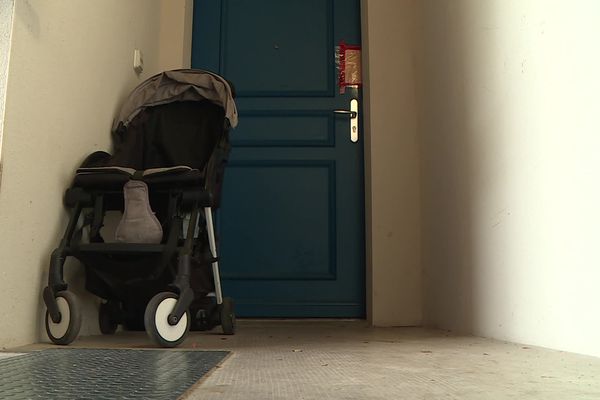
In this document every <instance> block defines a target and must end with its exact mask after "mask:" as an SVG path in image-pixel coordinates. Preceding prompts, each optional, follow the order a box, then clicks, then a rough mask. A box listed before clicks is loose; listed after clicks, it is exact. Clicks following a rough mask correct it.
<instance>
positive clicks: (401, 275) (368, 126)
mask: <svg viewBox="0 0 600 400" xmlns="http://www.w3.org/2000/svg"><path fill="white" fill-rule="evenodd" d="M161 1H171V0H161ZM179 1H183V2H185V3H188V2H193V0H179ZM378 2H379V3H378ZM413 3H415V2H413V1H410V0H405V1H400V2H396V1H389V2H385V4H384V2H381V0H361V1H360V6H361V37H362V43H361V45H362V66H363V83H364V85H363V106H362V112H363V130H364V132H363V135H362V138H363V140H364V157H363V171H364V196H365V197H364V205H365V207H364V213H365V214H364V216H363V217H364V223H365V285H366V287H365V296H366V298H365V307H366V319H367V321H368V322H369V324H371V325H373V326H418V325H421V322H422V305H421V302H422V301H421V295H422V289H421V276H420V274H421V265H420V228H421V227H420V219H419V222H412V223H411V224H409V225H408V226H407V227H404V233H405V235H404V236H406V233H407V232H409V231H410V232H412V233H409V235H410V234H412V236H414V238H413V239H414V240H412V242H414V243H415V244H416V246H413V247H415V248H414V249H412V252H409V254H404V253H402V252H399V250H398V249H397V248H398V247H400V246H398V245H397V242H394V241H391V240H390V238H391V237H390V235H391V234H392V232H393V230H392V229H393V227H391V226H390V224H394V223H395V222H396V221H398V220H399V219H400V220H402V219H403V217H407V216H410V215H413V214H415V212H416V213H417V214H419V216H420V208H419V204H418V200H415V199H414V198H413V199H412V200H409V201H408V203H409V204H407V205H405V200H406V199H405V198H404V197H403V196H401V195H399V194H398V193H397V191H394V190H391V189H389V188H386V186H390V185H379V184H377V185H376V184H375V183H376V182H375V181H376V179H374V178H375V177H376V176H375V175H374V174H378V173H379V172H380V170H381V169H382V168H394V167H396V166H395V165H393V164H392V163H391V162H388V161H383V162H379V161H375V160H379V159H380V154H381V152H384V153H385V152H387V153H389V152H390V151H394V150H395V149H386V146H387V145H388V144H387V143H379V141H373V140H372V137H373V133H376V132H380V131H383V129H382V127H389V126H394V127H397V129H396V130H395V131H396V132H399V133H400V135H402V136H405V137H406V138H408V139H410V140H412V142H414V143H417V141H418V140H417V139H418V137H417V132H416V129H411V128H414V127H413V126H412V125H411V124H414V125H416V121H417V112H416V109H414V110H412V111H413V112H412V113H410V115H409V114H407V118H408V119H410V121H407V122H406V123H401V124H400V125H402V126H399V127H398V125H399V124H398V121H397V116H396V115H380V114H377V115H376V116H373V115H372V114H374V113H375V110H376V109H375V108H373V106H374V105H376V104H379V103H381V102H386V101H390V100H394V101H395V102H397V103H398V104H404V103H406V102H408V103H412V104H413V106H414V105H415V104H416V95H415V90H414V89H415V88H414V85H413V87H412V88H409V90H406V91H403V92H402V93H400V94H399V95H398V94H397V93H394V96H393V97H392V96H390V95H389V94H386V90H385V87H387V86H389V81H388V78H389V77H387V76H380V75H378V74H376V73H374V72H373V69H372V68H371V65H370V63H371V60H373V63H374V65H377V62H378V60H379V59H381V56H382V55H383V56H387V55H389V54H387V53H386V51H389V49H388V50H385V48H384V49H382V47H385V45H383V44H382V43H387V42H388V40H387V39H388V37H387V33H386V32H385V31H382V26H381V25H382V23H380V18H381V17H382V16H384V15H386V14H387V15H391V16H392V17H395V18H393V23H388V24H385V23H384V25H386V26H387V27H390V26H392V25H394V24H396V25H397V24H398V21H399V20H400V21H401V22H405V23H406V24H407V25H408V27H407V28H405V29H408V32H407V33H408V35H407V38H404V39H405V40H401V43H395V48H394V52H395V53H403V52H406V53H410V54H411V55H412V54H413V53H414V51H415V50H416V48H415V46H414V45H413V44H414V41H413V36H412V35H413V34H415V29H416V27H415V23H414V19H415V18H414V17H415V16H416V15H417V8H416V7H417V6H416V5H415V4H413ZM190 13H191V14H193V7H186V10H185V13H184V14H185V15H184V18H185V21H190V20H191V18H192V15H190ZM370 21H377V24H369V22H370ZM386 21H387V20H386ZM370 28H373V29H371V30H370ZM181 40H182V41H183V43H184V45H183V46H182V49H184V51H186V50H187V49H191V43H192V32H191V29H186V30H184V31H182V32H181ZM397 45H399V47H400V48H399V47H398V46H397ZM399 50H400V51H399ZM390 53H391V51H390ZM190 56H191V51H190V54H189V55H188V54H183V55H182V57H181V59H182V60H184V61H183V62H182V65H181V68H189V67H190V66H191V65H190V63H191V59H190ZM404 61H406V60H405V59H400V60H394V63H404ZM411 63H412V61H411ZM402 66H403V69H402V70H403V73H401V74H400V76H396V77H392V78H394V79H396V80H398V79H408V80H413V79H414V78H415V74H414V71H406V68H405V66H404V64H402ZM374 85H377V87H378V90H376V91H375V90H374V89H373V87H374ZM381 87H384V90H381V89H380V88H381ZM411 89H412V90H411ZM372 116H373V121H372V119H371V117H372ZM375 119H376V120H377V126H376V127H374V126H373V125H374V124H373V122H374V120H375ZM405 128H406V129H405ZM380 135H384V133H382V134H380ZM413 139H414V140H413ZM409 151H411V152H413V153H415V154H418V144H415V145H414V148H411V149H409ZM410 164H411V165H410V166H411V167H413V168H414V172H413V171H411V172H410V173H409V174H408V175H411V176H408V177H407V176H404V175H403V176H399V177H398V178H399V179H400V180H403V182H402V186H406V184H409V185H410V182H408V183H407V181H414V180H415V176H416V179H417V180H418V176H419V165H418V164H419V162H418V156H417V160H416V162H415V160H412V162H411V163H410ZM396 168H398V167H396ZM416 190H417V192H419V191H420V187H419V185H418V184H417V187H416ZM418 197H419V196H418V195H417V198H418ZM382 199H387V202H388V203H389V202H395V203H396V204H397V205H398V206H397V209H395V210H394V214H395V215H394V218H392V219H389V218H387V216H386V215H383V216H382V215H381V213H380V212H377V213H375V212H374V211H375V209H374V207H377V206H378V205H379V203H380V202H381V200H382ZM396 214H397V215H396ZM374 227H376V228H374ZM386 231H387V232H386ZM400 237H401V238H402V235H400ZM375 243H377V245H376V246H374V244H375ZM390 282H392V283H391V284H390ZM410 288H412V289H410ZM375 289H377V293H376V290H375ZM405 289H406V290H405ZM405 292H408V294H406V293H405ZM375 294H377V295H375Z"/></svg>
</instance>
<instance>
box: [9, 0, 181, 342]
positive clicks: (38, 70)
mask: <svg viewBox="0 0 600 400" xmlns="http://www.w3.org/2000/svg"><path fill="white" fill-rule="evenodd" d="M161 7H164V4H162V3H161V2H160V1H159V0H128V1H121V0H103V1H79V0H61V1H46V0H22V1H21V0H20V1H17V2H16V6H15V14H14V28H13V36H12V53H11V58H10V70H9V75H8V88H7V99H6V114H5V121H4V143H3V147H2V162H3V168H4V173H3V176H2V187H1V190H0V226H1V230H0V259H1V260H2V268H0V304H2V307H0V348H2V347H12V346H17V345H21V344H26V343H31V342H34V341H37V340H39V339H40V338H43V339H45V335H44V336H40V335H39V334H38V333H39V332H40V331H41V330H42V329H43V328H42V324H41V314H42V310H44V307H43V303H42V301H41V296H40V293H41V289H42V287H43V286H44V285H45V284H46V279H47V278H46V275H47V270H48V261H49V256H50V252H51V251H52V249H53V248H54V247H56V246H57V244H58V241H59V238H60V235H61V234H62V231H63V229H64V227H65V224H66V221H67V216H66V214H65V212H64V211H63V208H62V195H63V191H64V189H65V188H66V187H67V186H68V185H69V182H70V180H71V178H72V176H73V171H74V169H75V168H76V166H77V165H78V164H79V163H80V162H81V161H82V159H83V157H84V156H85V155H86V154H88V153H90V152H92V151H94V150H104V149H108V148H109V144H110V141H109V139H110V126H111V122H112V119H113V116H114V114H115V111H116V110H117V109H118V107H119V104H120V103H121V101H122V100H123V98H124V96H126V95H127V94H128V92H129V91H130V90H131V89H132V88H133V87H134V86H135V85H137V84H138V83H139V82H141V81H142V80H143V79H145V78H147V77H148V76H150V75H152V74H154V73H156V72H158V71H159V69H161V68H162V65H163V64H169V65H170V66H179V67H181V66H183V65H178V63H180V62H182V60H183V56H182V55H179V57H177V60H174V61H170V60H169V57H167V56H164V54H165V52H163V53H162V54H163V57H162V58H161V59H160V61H159V56H160V54H161V51H160V48H159V31H160V30H163V29H168V26H167V27H165V25H164V23H163V24H162V25H161V18H160V16H161V10H162V11H164V8H161ZM135 48H139V49H141V50H142V52H143V54H144V62H145V69H144V72H143V73H142V74H141V76H139V77H138V76H136V74H135V73H134V71H133V68H132V62H133V50H134V49H135ZM170 54H171V56H173V57H175V56H174V55H173V53H170ZM67 270H68V273H69V274H72V273H73V272H74V271H77V274H76V276H75V277H74V278H72V280H71V282H74V285H73V286H74V287H75V288H76V290H78V292H81V290H79V289H80V287H81V284H82V282H81V281H82V279H81V270H80V269H79V268H75V267H74V264H73V263H70V264H68V265H67ZM84 300H85V301H84V306H85V310H86V312H85V314H84V324H83V329H82V333H83V334H86V333H90V332H95V331H97V322H96V321H97V314H96V312H95V309H94V307H95V300H94V299H92V297H91V296H90V295H87V296H85V298H84Z"/></svg>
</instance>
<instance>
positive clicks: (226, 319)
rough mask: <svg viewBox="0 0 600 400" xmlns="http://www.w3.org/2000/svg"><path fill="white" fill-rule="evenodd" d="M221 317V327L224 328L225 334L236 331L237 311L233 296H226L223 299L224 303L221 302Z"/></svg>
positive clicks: (231, 333)
mask: <svg viewBox="0 0 600 400" xmlns="http://www.w3.org/2000/svg"><path fill="white" fill-rule="evenodd" d="M220 317H221V328H223V334H225V335H233V334H234V333H235V312H234V309H233V299H232V298H231V297H225V298H224V299H223V304H221V310H220Z"/></svg>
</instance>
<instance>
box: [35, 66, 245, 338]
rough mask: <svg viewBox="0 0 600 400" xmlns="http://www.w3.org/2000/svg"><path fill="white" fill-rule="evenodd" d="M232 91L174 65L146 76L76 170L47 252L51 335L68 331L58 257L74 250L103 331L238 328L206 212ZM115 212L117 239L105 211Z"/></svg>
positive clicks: (74, 330) (75, 324) (72, 312)
mask: <svg viewBox="0 0 600 400" xmlns="http://www.w3.org/2000/svg"><path fill="white" fill-rule="evenodd" d="M233 97H234V93H233V89H232V87H231V85H230V83H229V82H227V81H226V80H225V79H224V78H222V77H220V76H218V75H216V74H213V73H210V72H206V71H200V70H191V69H188V70H175V71H166V72H163V73H161V74H157V75H155V76H153V77H151V78H150V79H148V80H146V81H144V82H142V83H141V84H140V85H138V87H137V88H135V89H134V90H133V92H132V93H131V94H130V96H129V97H128V98H127V100H126V101H125V103H124V105H123V106H122V108H121V111H120V113H119V114H118V117H117V119H116V120H115V122H114V124H113V129H112V138H113V154H109V153H107V152H104V151H96V152H94V153H92V154H90V155H89V156H87V157H86V158H85V160H84V161H83V163H82V164H81V166H80V167H79V168H78V169H77V170H76V172H75V176H74V178H73V181H72V184H71V186H70V187H69V188H68V189H67V191H66V193H65V197H64V200H65V201H64V203H65V205H66V207H67V208H68V209H69V210H70V218H69V223H68V226H67V228H66V231H65V233H64V236H63V238H62V239H61V241H60V245H59V246H58V247H57V248H56V249H55V250H54V251H53V253H52V256H51V259H50V271H49V275H48V286H47V287H46V288H45V289H44V291H43V298H44V303H45V304H46V307H47V311H46V321H45V322H46V332H47V333H48V337H49V338H50V340H51V341H52V342H54V343H55V344H68V343H70V342H72V341H73V340H75V338H76V337H77V335H78V333H79V329H80V326H81V311H80V305H79V304H78V301H77V299H76V297H75V295H74V294H73V293H72V292H70V291H68V284H67V283H66V282H65V281H64V274H63V267H64V263H65V260H66V258H67V257H75V258H77V259H78V260H79V261H80V262H81V263H82V264H83V267H84V269H85V276H86V283H85V287H86V289H87V290H88V291H90V292H91V293H93V294H95V295H96V296H98V297H100V298H101V299H103V302H102V303H101V305H100V308H99V312H98V313H99V314H98V322H99V326H100V331H101V332H102V333H104V334H111V333H114V332H115V331H116V329H117V327H118V326H119V325H123V326H124V327H126V328H128V329H134V330H138V329H145V330H146V332H147V333H148V335H149V336H150V338H151V339H152V340H154V341H155V342H156V343H158V344H159V345H161V346H164V347H173V346H177V345H178V344H180V343H181V342H182V341H183V340H184V339H185V336H186V334H187V332H188V331H189V330H190V329H191V328H197V329H211V328H213V327H214V326H217V325H221V327H222V329H223V333H225V334H233V333H234V331H235V314H234V311H233V300H232V299H231V298H228V297H223V294H222V291H221V283H220V278H219V266H218V256H217V248H216V237H215V230H214V226H213V216H212V213H213V210H214V209H216V208H218V207H219V203H220V192H221V186H222V181H223V173H224V167H225V164H226V162H227V157H228V154H229V149H230V145H229V129H230V128H231V127H235V126H236V125H237V111H236V107H235V102H234V100H233ZM109 211H117V212H120V213H121V215H122V217H121V222H120V223H119V226H118V227H117V231H116V233H115V238H114V239H115V241H111V240H105V237H103V235H105V233H103V230H102V228H103V226H104V219H105V214H106V213H107V212H109Z"/></svg>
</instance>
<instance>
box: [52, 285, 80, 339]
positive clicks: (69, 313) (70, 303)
mask: <svg viewBox="0 0 600 400" xmlns="http://www.w3.org/2000/svg"><path fill="white" fill-rule="evenodd" d="M56 304H57V305H58V310H59V312H60V320H59V321H58V322H54V321H52V318H50V313H49V312H48V310H46V333H47V334H48V337H49V338H50V340H51V341H52V343H54V344H60V345H67V344H69V343H71V342H72V341H73V340H75V339H76V338H77V335H79V330H80V329H81V309H80V307H79V301H78V300H77V297H76V296H75V295H74V294H73V293H71V292H67V291H62V292H58V293H57V294H56Z"/></svg>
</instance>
